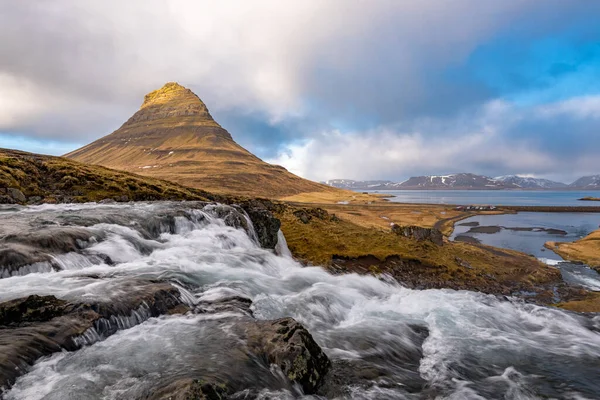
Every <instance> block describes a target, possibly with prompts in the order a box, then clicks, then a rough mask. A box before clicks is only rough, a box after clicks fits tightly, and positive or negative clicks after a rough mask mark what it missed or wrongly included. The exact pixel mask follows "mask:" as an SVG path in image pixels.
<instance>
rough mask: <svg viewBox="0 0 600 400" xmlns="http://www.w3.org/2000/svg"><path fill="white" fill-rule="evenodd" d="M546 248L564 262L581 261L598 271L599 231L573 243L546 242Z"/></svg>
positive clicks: (599, 258)
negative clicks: (564, 260)
mask: <svg viewBox="0 0 600 400" xmlns="http://www.w3.org/2000/svg"><path fill="white" fill-rule="evenodd" d="M546 247H547V248H549V249H551V250H553V251H554V252H556V253H558V255H560V256H561V257H562V258H564V259H566V260H571V261H581V262H584V263H586V264H588V265H589V266H591V267H593V268H596V269H600V229H598V230H596V231H594V232H592V233H590V234H589V235H587V236H586V237H584V238H583V239H580V240H577V241H575V242H566V243H560V242H547V243H546Z"/></svg>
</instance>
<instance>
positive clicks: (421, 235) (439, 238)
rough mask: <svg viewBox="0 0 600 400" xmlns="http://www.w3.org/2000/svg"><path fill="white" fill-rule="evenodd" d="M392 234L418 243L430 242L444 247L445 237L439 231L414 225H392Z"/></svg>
mask: <svg viewBox="0 0 600 400" xmlns="http://www.w3.org/2000/svg"><path fill="white" fill-rule="evenodd" d="M392 232H394V233H395V234H397V235H400V236H404V237H407V238H410V239H414V240H417V241H425V240H428V241H430V242H432V243H435V244H437V245H438V246H443V245H444V235H442V232H441V231H440V230H439V229H435V228H423V227H420V226H414V225H409V226H401V225H396V224H394V225H392Z"/></svg>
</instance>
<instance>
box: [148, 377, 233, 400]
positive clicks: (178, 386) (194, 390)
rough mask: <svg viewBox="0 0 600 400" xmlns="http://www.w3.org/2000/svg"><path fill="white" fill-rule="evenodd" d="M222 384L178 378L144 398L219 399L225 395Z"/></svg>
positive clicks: (152, 399)
mask: <svg viewBox="0 0 600 400" xmlns="http://www.w3.org/2000/svg"><path fill="white" fill-rule="evenodd" d="M227 392H228V390H227V387H226V386H225V385H223V384H218V383H211V382H206V381H204V380H201V379H189V378H188V379H180V380H177V381H175V382H173V383H171V384H170V385H167V386H166V387H163V388H160V389H158V390H155V391H154V393H152V394H150V395H149V396H145V397H143V399H144V400H164V399H169V400H221V399H225V398H226V395H227Z"/></svg>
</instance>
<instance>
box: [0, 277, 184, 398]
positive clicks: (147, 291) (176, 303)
mask: <svg viewBox="0 0 600 400" xmlns="http://www.w3.org/2000/svg"><path fill="white" fill-rule="evenodd" d="M120 289H121V290H119V291H118V293H120V295H119V297H117V298H115V297H113V298H110V299H107V301H90V302H86V303H82V302H76V301H75V302H73V301H66V300H61V299H57V298H56V297H54V296H36V295H32V296H29V297H27V298H23V299H16V300H11V301H8V302H4V303H0V390H1V388H6V387H8V386H10V385H11V384H12V383H13V382H14V381H15V379H16V378H17V377H19V376H20V375H22V374H23V373H25V372H27V370H28V368H29V366H30V365H31V364H33V363H34V362H35V361H36V360H37V359H39V358H41V357H43V356H47V355H50V354H52V353H55V352H58V351H61V350H62V349H66V350H69V351H72V350H76V349H78V348H79V347H81V346H82V345H84V344H89V343H90V340H89V338H91V340H92V341H93V340H98V339H101V338H105V337H107V336H110V335H112V334H114V333H115V332H116V331H117V330H118V329H126V328H129V327H131V326H133V325H135V324H139V323H141V322H143V321H144V320H146V319H148V318H150V317H156V316H159V315H162V314H167V313H169V312H170V310H173V309H176V308H178V309H180V310H181V311H184V310H187V308H184V309H183V310H182V309H181V308H180V307H181V306H182V301H181V298H180V293H179V291H178V290H177V289H176V288H174V287H173V286H171V285H170V284H167V283H155V282H150V281H129V282H126V283H123V284H122V285H121V287H120Z"/></svg>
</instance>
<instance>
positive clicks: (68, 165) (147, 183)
mask: <svg viewBox="0 0 600 400" xmlns="http://www.w3.org/2000/svg"><path fill="white" fill-rule="evenodd" d="M0 188H15V189H19V190H21V191H22V192H23V193H24V194H25V196H26V197H28V198H32V197H39V198H40V200H39V201H38V202H46V203H55V202H61V201H72V202H86V201H99V200H104V199H115V200H121V201H122V200H134V201H143V200H214V199H217V198H218V197H217V196H215V195H213V194H210V193H208V192H205V191H203V190H199V189H192V188H186V187H183V186H180V185H178V184H174V183H171V182H167V181H163V180H159V179H153V178H147V177H142V176H138V175H135V174H131V173H125V172H119V171H114V170H111V169H108V168H104V167H99V166H93V165H86V164H82V163H79V162H76V161H72V160H68V159H65V158H61V157H51V156H42V155H37V154H31V153H26V152H21V151H14V150H3V149H0Z"/></svg>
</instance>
